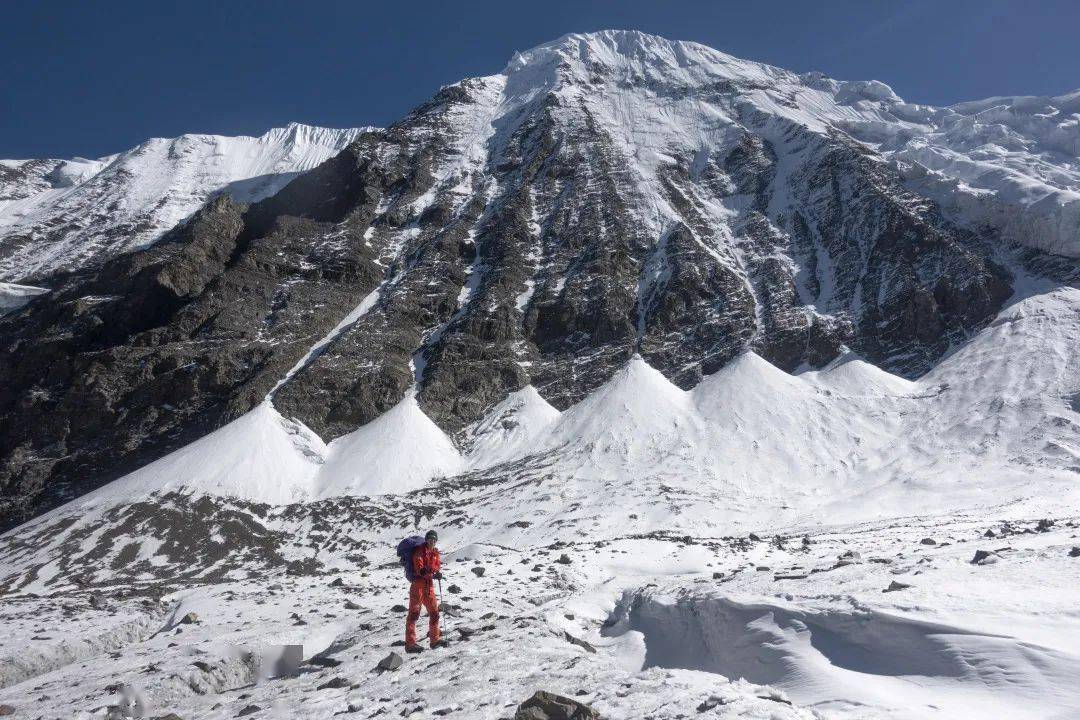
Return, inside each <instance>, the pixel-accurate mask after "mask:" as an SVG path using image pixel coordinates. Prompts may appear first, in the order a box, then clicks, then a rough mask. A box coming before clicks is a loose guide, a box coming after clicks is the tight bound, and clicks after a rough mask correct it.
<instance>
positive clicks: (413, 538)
mask: <svg viewBox="0 0 1080 720" xmlns="http://www.w3.org/2000/svg"><path fill="white" fill-rule="evenodd" d="M423 544H424V538H423V536H422V535H410V536H409V537H407V538H405V539H404V540H402V541H401V542H399V543H398V546H397V556H398V560H400V561H401V566H402V567H403V568H405V579H406V580H408V581H409V582H412V581H413V580H415V579H416V573H414V572H413V564H412V556H413V553H414V552H416V548H418V547H420V546H421V545H423Z"/></svg>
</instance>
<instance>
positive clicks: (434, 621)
mask: <svg viewBox="0 0 1080 720" xmlns="http://www.w3.org/2000/svg"><path fill="white" fill-rule="evenodd" d="M421 605H423V606H424V607H425V608H426V609H427V614H428V640H429V641H430V642H431V644H432V645H434V644H435V643H437V642H439V637H440V635H439V601H438V600H437V599H436V598H435V584H434V583H432V582H431V579H430V578H427V579H423V580H413V581H412V585H410V586H409V614H408V615H407V616H406V617H405V644H406V645H415V644H416V621H417V620H419V619H420V606H421Z"/></svg>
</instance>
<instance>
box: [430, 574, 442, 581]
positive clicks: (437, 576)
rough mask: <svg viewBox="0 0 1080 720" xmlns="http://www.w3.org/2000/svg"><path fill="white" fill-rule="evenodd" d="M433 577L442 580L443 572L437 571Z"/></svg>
mask: <svg viewBox="0 0 1080 720" xmlns="http://www.w3.org/2000/svg"><path fill="white" fill-rule="evenodd" d="M431 577H433V578H435V579H436V580H442V573H441V572H437V573H435V574H434V575H432V576H431Z"/></svg>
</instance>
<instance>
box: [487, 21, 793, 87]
mask: <svg viewBox="0 0 1080 720" xmlns="http://www.w3.org/2000/svg"><path fill="white" fill-rule="evenodd" d="M541 68H546V69H554V68H558V69H561V70H562V72H563V74H564V75H569V76H571V77H576V78H577V79H579V80H588V79H590V78H596V77H597V76H605V75H606V76H609V77H611V76H616V77H619V78H620V79H633V78H635V77H639V78H648V79H656V78H659V77H664V76H668V77H673V78H675V79H678V80H680V81H682V82H694V81H700V80H706V79H709V78H713V79H721V78H727V79H736V78H744V79H757V80H770V79H771V78H773V77H775V76H784V77H789V78H792V79H795V80H797V77H796V76H794V75H793V74H791V73H788V72H787V71H785V70H781V69H779V68H774V67H771V66H769V65H765V64H762V63H757V62H753V61H749V60H741V59H739V58H737V57H734V56H732V55H728V54H726V53H723V52H720V51H719V50H715V49H713V48H711V47H708V46H707V45H702V44H700V43H696V42H690V41H687V40H669V39H667V38H664V37H660V36H659V35H650V34H648V33H643V32H640V31H638V30H601V31H597V32H591V33H569V34H566V35H563V36H562V37H560V38H557V39H555V40H552V41H551V42H548V43H544V44H543V45H538V46H536V47H534V48H532V49H531V50H526V51H525V52H520V53H516V54H515V55H514V57H513V58H512V59H511V60H510V63H509V64H508V65H507V67H506V69H505V70H504V74H506V75H513V74H515V73H520V72H523V71H528V70H530V69H532V70H537V69H541Z"/></svg>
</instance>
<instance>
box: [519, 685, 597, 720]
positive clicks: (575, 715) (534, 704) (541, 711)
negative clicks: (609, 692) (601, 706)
mask: <svg viewBox="0 0 1080 720" xmlns="http://www.w3.org/2000/svg"><path fill="white" fill-rule="evenodd" d="M599 718H600V713H598V712H597V711H596V710H593V709H592V708H591V707H589V706H588V705H585V704H584V703H580V702H578V701H577V700H572V699H570V698H568V697H563V696H561V695H556V694H555V693H550V692H547V691H544V690H537V691H536V693H534V694H533V696H532V697H531V698H529V699H528V700H526V701H525V702H523V703H521V704H520V705H518V707H517V712H515V713H514V720H599Z"/></svg>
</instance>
